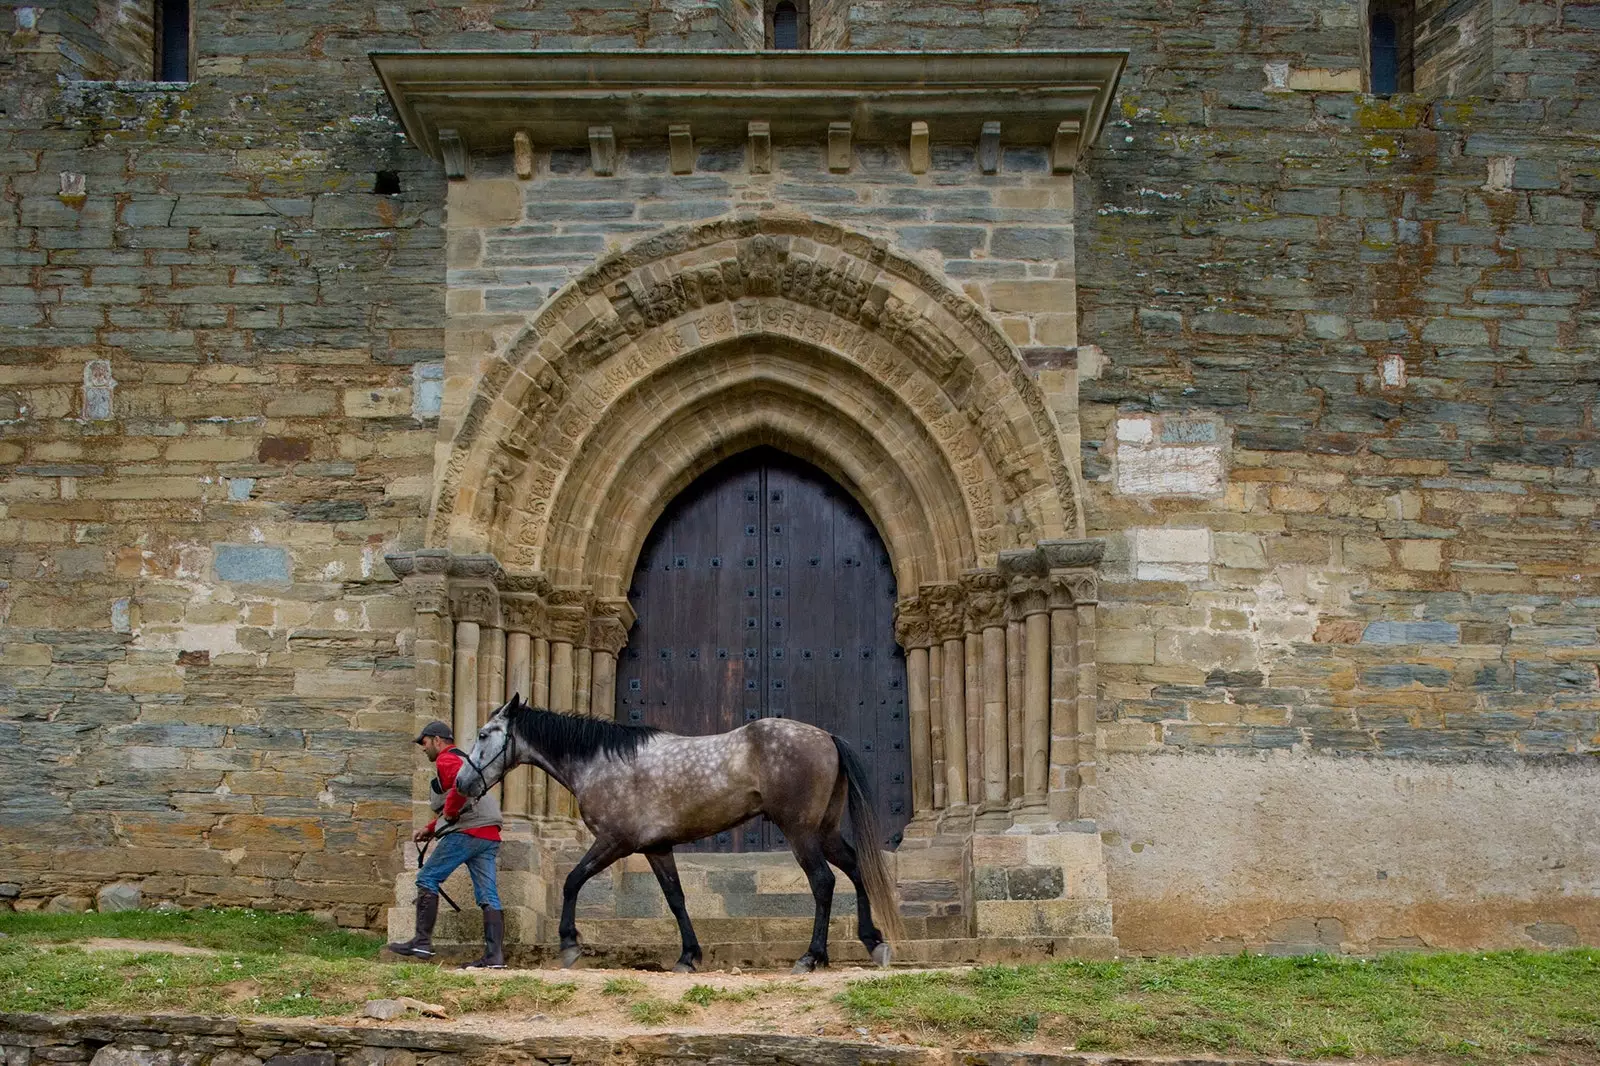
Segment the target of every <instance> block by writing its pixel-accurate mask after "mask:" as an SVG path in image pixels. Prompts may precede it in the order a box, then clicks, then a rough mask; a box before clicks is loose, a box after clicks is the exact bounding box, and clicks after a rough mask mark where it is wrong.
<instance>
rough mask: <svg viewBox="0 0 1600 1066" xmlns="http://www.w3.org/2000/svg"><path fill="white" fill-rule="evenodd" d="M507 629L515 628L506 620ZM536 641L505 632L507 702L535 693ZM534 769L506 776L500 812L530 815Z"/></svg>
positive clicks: (520, 768)
mask: <svg viewBox="0 0 1600 1066" xmlns="http://www.w3.org/2000/svg"><path fill="white" fill-rule="evenodd" d="M506 624H507V625H512V624H514V623H513V622H512V620H511V619H509V618H508V619H507V623H506ZM532 671H533V637H532V636H531V635H529V634H528V633H525V632H522V631H520V630H515V629H511V630H508V631H507V632H506V684H505V698H506V699H510V698H511V697H512V696H520V697H522V698H523V699H524V700H526V699H528V697H529V694H530V693H531V692H532V677H531V674H532ZM532 778H533V767H531V766H529V765H527V764H526V763H524V764H523V765H521V766H518V767H516V768H515V769H513V770H512V771H511V772H510V773H508V774H506V778H505V788H504V790H503V792H502V795H503V799H502V801H501V804H500V806H501V808H502V809H503V810H504V811H505V812H506V815H507V816H508V817H513V818H526V817H527V816H528V812H529V809H530V808H529V801H530V795H529V792H530V788H531V785H532Z"/></svg>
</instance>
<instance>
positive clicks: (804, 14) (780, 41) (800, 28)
mask: <svg viewBox="0 0 1600 1066" xmlns="http://www.w3.org/2000/svg"><path fill="white" fill-rule="evenodd" d="M762 18H763V19H764V20H765V21H766V40H767V47H768V48H775V49H779V50H781V51H785V52H792V51H796V50H798V49H806V48H810V47H811V5H810V0H766V4H765V6H764V10H763V13H762Z"/></svg>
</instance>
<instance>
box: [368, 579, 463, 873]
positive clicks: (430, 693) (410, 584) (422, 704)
mask: <svg viewBox="0 0 1600 1066" xmlns="http://www.w3.org/2000/svg"><path fill="white" fill-rule="evenodd" d="M385 560H386V561H387V562H388V564H389V569H391V570H393V571H394V573H395V574H396V575H397V576H398V577H399V578H400V581H401V587H402V588H403V589H404V590H405V592H406V594H407V595H408V596H409V597H410V599H411V609H412V612H413V614H412V624H413V625H414V626H415V628H416V644H415V646H414V650H413V653H412V654H413V657H414V659H415V661H416V668H415V677H414V680H413V689H412V704H411V706H412V716H413V717H412V725H411V729H410V730H408V732H407V736H406V738H405V739H406V740H408V741H409V740H411V739H412V738H413V737H415V736H416V735H417V733H418V732H419V731H420V730H421V729H422V727H423V726H424V725H427V724H428V723H429V722H431V721H434V720H439V721H445V722H448V721H451V720H452V718H453V717H454V714H453V711H452V708H451V701H450V690H451V684H452V681H453V666H454V653H455V621H454V619H453V618H452V616H451V613H450V610H451V604H450V590H449V584H448V578H447V577H446V571H447V569H448V567H449V561H450V553H449V552H446V551H442V550H439V549H422V550H420V551H415V552H395V553H394V554H391V555H388V556H386V557H385ZM414 765H416V767H417V769H416V770H415V772H414V773H413V774H412V778H411V796H412V800H413V801H414V806H415V811H416V815H417V819H418V821H417V824H418V825H419V826H420V825H422V824H424V823H426V822H427V820H428V818H430V817H431V816H432V815H431V812H430V811H429V810H428V806H427V800H428V782H429V781H430V780H431V779H432V776H433V774H432V771H431V769H424V768H423V767H426V765H427V764H426V763H424V762H421V761H420V760H419V761H418V762H417V763H416V764H414ZM406 850H409V849H406ZM410 876H411V875H410V874H405V873H402V874H401V875H400V879H399V881H398V882H397V884H399V885H401V886H402V887H401V888H400V890H399V892H397V896H396V898H397V899H400V900H401V902H402V903H405V902H407V901H409V899H410V898H411V897H410V896H409V895H406V893H408V892H410V891H412V883H411V881H410V880H409V878H410Z"/></svg>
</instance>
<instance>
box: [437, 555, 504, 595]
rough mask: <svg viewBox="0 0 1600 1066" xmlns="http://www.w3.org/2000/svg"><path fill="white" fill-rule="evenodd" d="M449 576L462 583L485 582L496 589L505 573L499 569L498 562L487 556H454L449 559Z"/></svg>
mask: <svg viewBox="0 0 1600 1066" xmlns="http://www.w3.org/2000/svg"><path fill="white" fill-rule="evenodd" d="M450 576H451V577H453V578H457V579H459V580H462V581H481V582H487V583H488V584H489V585H490V586H491V587H498V586H499V584H500V581H501V579H502V578H504V577H505V571H504V570H502V569H500V560H498V559H496V558H495V557H494V556H492V555H489V554H486V553H485V554H478V555H454V556H451V557H450Z"/></svg>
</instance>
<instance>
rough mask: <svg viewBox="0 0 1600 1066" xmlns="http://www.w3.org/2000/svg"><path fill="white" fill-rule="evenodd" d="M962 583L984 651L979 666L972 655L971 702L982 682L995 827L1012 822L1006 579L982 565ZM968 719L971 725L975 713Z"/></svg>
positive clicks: (985, 763) (991, 824)
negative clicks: (1008, 794)
mask: <svg viewBox="0 0 1600 1066" xmlns="http://www.w3.org/2000/svg"><path fill="white" fill-rule="evenodd" d="M963 584H964V585H965V586H966V592H967V625H968V627H969V628H970V629H971V630H972V631H973V636H975V637H976V638H977V640H976V642H974V641H973V640H972V638H971V637H969V638H968V641H967V646H968V648H969V649H971V647H972V645H973V644H974V643H976V644H977V645H978V651H979V662H978V664H977V669H976V671H974V669H973V664H972V659H971V657H970V656H969V658H968V667H967V684H968V686H969V690H968V691H969V695H968V699H967V704H968V706H969V707H970V706H971V705H972V704H973V703H974V702H975V701H974V700H973V699H972V698H971V695H970V693H971V688H978V690H979V691H978V695H979V698H978V700H977V701H976V702H977V704H978V706H979V709H980V714H979V723H978V727H979V729H980V730H981V732H982V735H983V747H982V759H981V763H982V780H983V793H982V795H983V810H982V813H983V814H984V815H987V818H986V822H987V826H986V827H987V828H991V829H992V828H999V827H1004V826H1005V825H1006V824H1008V822H1009V820H1008V819H1007V818H1006V817H1005V816H1004V815H1005V811H1006V810H1007V802H1006V799H1007V797H1006V789H1007V778H1006V760H1007V758H1008V755H1009V745H1008V743H1007V739H1006V631H1005V621H1006V613H1005V612H1006V588H1005V579H1004V578H1002V577H1001V576H1000V574H999V572H998V571H994V570H980V571H976V572H972V573H968V574H967V575H965V577H964V578H963ZM974 673H976V675H977V676H976V677H974V676H973V675H974ZM968 721H969V727H970V724H971V720H970V718H969V720H968ZM969 743H970V742H969ZM973 791H974V792H976V791H977V789H976V786H973Z"/></svg>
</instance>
